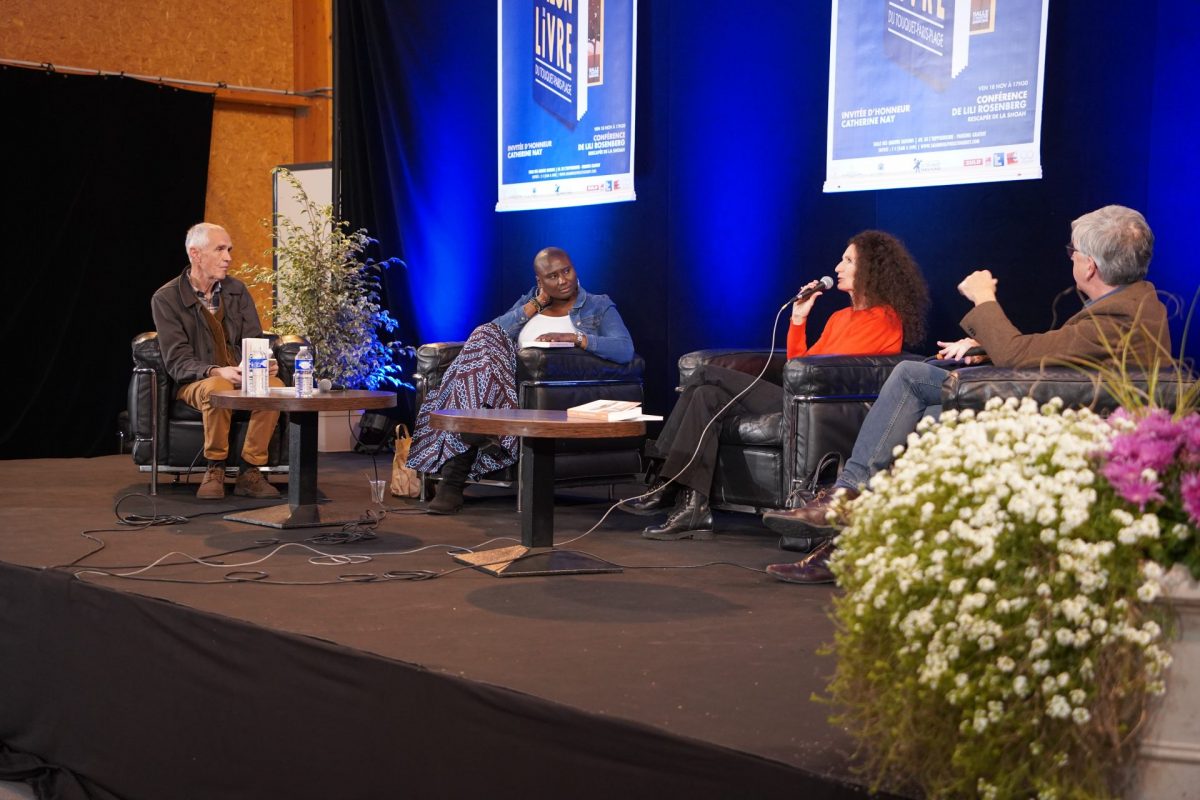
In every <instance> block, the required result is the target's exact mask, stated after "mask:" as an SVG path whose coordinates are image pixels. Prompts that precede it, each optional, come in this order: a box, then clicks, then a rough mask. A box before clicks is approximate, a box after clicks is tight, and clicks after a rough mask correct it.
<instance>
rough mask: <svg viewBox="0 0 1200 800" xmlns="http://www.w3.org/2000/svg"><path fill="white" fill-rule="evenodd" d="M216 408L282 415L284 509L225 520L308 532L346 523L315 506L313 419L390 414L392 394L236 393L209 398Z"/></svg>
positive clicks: (258, 510)
mask: <svg viewBox="0 0 1200 800" xmlns="http://www.w3.org/2000/svg"><path fill="white" fill-rule="evenodd" d="M212 404H213V405H214V406H216V407H217V408H231V409H235V410H241V411H286V412H287V415H288V460H289V466H288V503H287V505H285V506H271V507H269V508H256V509H254V510H252V511H241V512H238V513H235V514H229V515H227V516H226V517H225V519H230V520H235V521H237V522H249V523H251V524H253V525H265V526H267V527H269V528H310V527H316V526H319V525H341V524H344V523H346V522H349V521H351V519H332V518H322V516H321V507H320V506H319V505H317V415H318V414H319V413H320V412H321V411H357V410H360V409H368V408H391V407H392V406H394V405H396V393H395V392H377V391H369V390H365V389H334V390H330V391H325V392H314V393H313V394H312V396H311V397H297V396H296V389H295V388H294V387H292V386H283V387H272V388H271V393H270V394H268V395H261V396H256V395H248V394H242V392H241V390H240V389H231V390H229V391H224V392H215V393H214V394H213V395H212Z"/></svg>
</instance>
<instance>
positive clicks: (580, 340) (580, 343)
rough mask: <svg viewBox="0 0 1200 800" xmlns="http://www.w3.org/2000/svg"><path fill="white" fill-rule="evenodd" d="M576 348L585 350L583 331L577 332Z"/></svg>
mask: <svg viewBox="0 0 1200 800" xmlns="http://www.w3.org/2000/svg"><path fill="white" fill-rule="evenodd" d="M575 346H576V347H578V348H580V349H581V350H582V349H583V331H575Z"/></svg>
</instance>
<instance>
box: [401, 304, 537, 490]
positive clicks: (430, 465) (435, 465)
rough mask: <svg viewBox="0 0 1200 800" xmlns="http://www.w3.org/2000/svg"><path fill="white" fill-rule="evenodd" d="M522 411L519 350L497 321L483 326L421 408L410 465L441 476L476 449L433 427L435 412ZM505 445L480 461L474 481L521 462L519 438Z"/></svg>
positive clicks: (504, 439)
mask: <svg viewBox="0 0 1200 800" xmlns="http://www.w3.org/2000/svg"><path fill="white" fill-rule="evenodd" d="M516 407H517V349H516V347H515V346H514V345H513V342H512V340H511V339H509V338H508V336H506V335H505V333H504V331H503V330H502V329H501V328H500V326H499V325H496V324H494V323H491V322H489V323H487V324H485V325H480V326H479V327H478V328H476V329H475V330H474V331H472V332H471V335H470V337H469V338H468V339H467V341H466V344H464V345H463V349H462V351H461V352H460V353H459V354H458V356H457V357H456V358H455V359H454V361H453V362H451V364H450V366H449V367H448V368H447V369H446V374H445V375H444V376H442V383H441V385H440V386H438V388H437V389H436V390H434V392H433V393H432V394H430V395H429V396H428V397H426V398H425V402H423V403H421V410H420V411H418V412H417V424H416V430H414V431H413V439H412V447H411V449H410V450H409V452H408V466H409V467H411V468H413V469H415V470H419V471H421V472H437V471H438V470H440V469H441V468H442V464H444V463H446V461H448V460H450V459H451V458H454V456H456V455H459V454H460V453H465V452H466V451H467V450H468V449H469V448H470V447H471V445H468V444H466V443H465V442H463V440H462V437H461V436H460V435H459V434H457V433H454V432H452V431H442V430H435V429H434V428H431V427H430V426H429V414H430V412H431V411H442V410H444V409H450V408H516ZM500 446H501V448H502V449H503V452H501V451H500V450H498V449H497V448H495V447H489V448H487V450H486V452H480V453H479V454H478V455H477V456H476V457H475V463H474V464H472V465H471V475H470V477H471V478H478V477H479V476H481V475H486V474H487V473H489V472H494V471H496V470H498V469H503V468H504V467H507V466H508V465H509V464H515V463H516V462H517V437H516V436H502V437H500Z"/></svg>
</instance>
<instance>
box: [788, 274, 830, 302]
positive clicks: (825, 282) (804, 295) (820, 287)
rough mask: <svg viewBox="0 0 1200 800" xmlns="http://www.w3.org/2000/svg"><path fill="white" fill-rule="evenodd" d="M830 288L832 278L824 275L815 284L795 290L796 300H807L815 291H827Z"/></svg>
mask: <svg viewBox="0 0 1200 800" xmlns="http://www.w3.org/2000/svg"><path fill="white" fill-rule="evenodd" d="M832 288H833V278H831V277H829V276H828V275H824V276H822V277H821V279H820V280H819V281H817V285H816V286H809V287H808V288H807V289H801V290H800V291H799V292H797V293H796V301H797V302H799V301H800V300H807V299H808V298H809V297H811V296H812V295H814V294H816V293H817V292H827V291H829V290H830V289H832Z"/></svg>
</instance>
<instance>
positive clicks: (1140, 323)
mask: <svg viewBox="0 0 1200 800" xmlns="http://www.w3.org/2000/svg"><path fill="white" fill-rule="evenodd" d="M959 324H960V325H962V329H963V330H964V331H966V332H967V335H968V336H970V337H971V338H972V339H974V340H975V341H977V342H979V344H980V345H981V346H982V347H983V349H984V350H987V354H988V356H990V357H991V359H992V363H994V364H995V365H996V366H998V367H1038V366H1043V365H1045V366H1053V365H1062V364H1065V363H1068V362H1071V363H1078V362H1079V361H1080V360H1086V361H1096V362H1111V361H1112V360H1113V357H1114V353H1115V354H1116V357H1117V358H1121V357H1125V358H1126V359H1127V362H1126V363H1127V364H1128V366H1129V367H1130V368H1131V369H1134V368H1140V367H1145V368H1148V367H1150V366H1151V365H1152V364H1153V363H1154V361H1155V360H1156V359H1161V358H1164V357H1166V356H1168V355H1170V353H1171V334H1170V331H1169V329H1168V328H1167V309H1166V306H1164V305H1163V304H1162V301H1161V300H1159V299H1158V294H1157V292H1156V291H1155V289H1154V284H1152V283H1150V282H1149V281H1138V282H1137V283H1131V284H1129V285H1128V286H1126V287H1125V288H1123V289H1121V290H1119V291H1116V292H1112V293H1110V294H1108V295H1106V296H1105V297H1102V298H1101V299H1099V300H1097V301H1096V302H1095V303H1092V304H1091V305H1090V306H1088V307H1087V308H1084V309H1083V310H1082V311H1080V312H1079V313H1078V314H1076V315H1075V316H1073V317H1071V318H1070V319H1068V320H1067V321H1066V322H1064V323H1063V324H1062V327H1060V328H1058V329H1056V330H1052V331H1047V332H1046V333H1021V332H1020V331H1019V330H1017V329H1016V327H1015V326H1014V325H1013V324H1012V323H1011V322H1010V321H1009V319H1008V317H1007V316H1005V314H1004V311H1003V309H1001V308H1000V304H999V303H994V302H989V303H982V304H980V305H978V306H976V307H975V308H973V309H971V311H970V312H969V313H968V314H967V315H966V316H965V317H963V318H962V322H961V323H959ZM1131 332H1132V333H1131ZM1125 340H1127V341H1128V347H1127V351H1126V353H1125V354H1124V356H1123V355H1122V353H1121V352H1119V351H1120V349H1121V343H1122V341H1125ZM1106 345H1107V346H1106Z"/></svg>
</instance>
